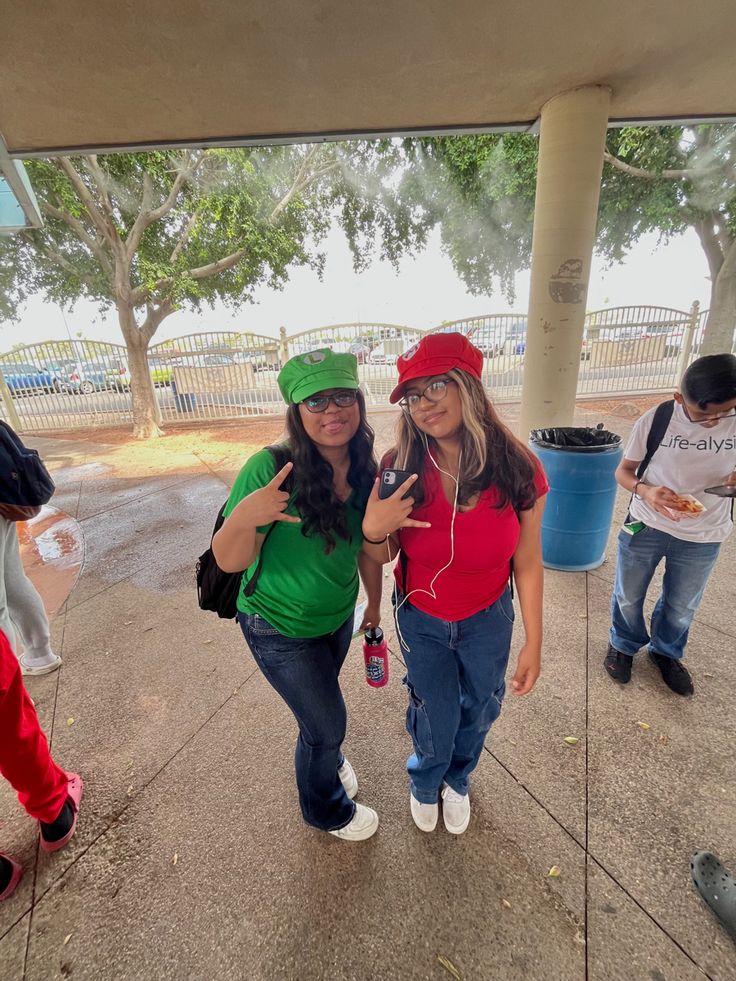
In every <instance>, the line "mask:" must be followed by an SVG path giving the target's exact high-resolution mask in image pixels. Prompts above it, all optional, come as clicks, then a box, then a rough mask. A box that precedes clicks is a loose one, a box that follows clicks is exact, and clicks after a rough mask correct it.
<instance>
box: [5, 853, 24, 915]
mask: <svg viewBox="0 0 736 981" xmlns="http://www.w3.org/2000/svg"><path fill="white" fill-rule="evenodd" d="M0 858H4V859H5V861H6V862H10V865H11V868H12V872H11V874H10V882H9V883H8V884H7V886H6V887H5V888H4V889H3V891H2V892H0V903H1V902H2V901H3V899H7V898H8V897H9V896H10V895H12V893H14V892H15V887H16V886H17V885H18V883H19V882H20V880H21V879H22V878H23V866H22V865H19V864H18V863H17V862H16V861H15V860H14V859H12V858H11V857H10V855H5V854H4V853H2V852H0Z"/></svg>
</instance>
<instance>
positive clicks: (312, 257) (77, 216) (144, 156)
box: [0, 141, 429, 437]
mask: <svg viewBox="0 0 736 981" xmlns="http://www.w3.org/2000/svg"><path fill="white" fill-rule="evenodd" d="M404 160H405V158H404V155H403V151H402V148H401V147H400V146H399V145H398V144H394V143H390V142H387V141H382V142H378V143H364V142H362V143H361V142H359V143H353V144H331V145H311V146H283V147H270V148H256V149H237V150H191V151H188V150H187V151H183V152H180V151H176V152H174V151H167V152H153V153H134V154H111V155H108V156H104V157H103V156H100V157H98V156H86V157H63V156H62V157H57V158H55V159H51V160H35V161H30V162H28V163H27V164H26V167H27V169H28V172H29V176H30V178H31V182H32V184H33V187H34V190H35V192H36V195H37V197H38V199H39V203H40V206H41V210H42V212H43V215H44V219H45V224H44V226H43V228H41V229H36V230H28V231H24V232H21V233H20V234H18V235H16V236H15V237H14V238H11V239H6V240H0V316H5V317H9V318H12V317H13V316H15V315H16V313H17V311H18V309H19V307H20V305H21V304H22V303H23V302H24V301H25V300H26V298H27V297H28V296H29V295H30V294H33V293H41V294H43V295H45V296H46V297H47V298H48V299H49V300H51V301H54V302H57V303H59V304H62V305H64V306H70V305H72V304H73V303H74V302H75V301H77V300H79V299H80V298H87V299H90V300H92V301H94V302H96V303H98V304H99V305H100V306H101V307H103V308H109V307H110V306H114V307H115V309H116V311H117V316H118V320H119V323H120V328H121V331H122V334H123V337H124V339H125V344H126V347H127V351H128V359H129V366H130V372H131V383H132V384H131V387H132V393H133V427H134V433H135V434H136V435H137V436H139V437H149V436H154V435H157V434H158V432H159V424H160V422H161V417H160V410H159V407H158V403H157V401H156V398H155V395H154V390H153V385H152V381H151V376H150V373H149V370H148V362H147V349H148V345H149V343H150V342H151V339H152V337H153V336H154V334H155V332H156V330H157V328H158V327H159V326H160V324H161V323H162V321H163V320H164V319H165V318H166V317H167V316H169V315H170V314H171V313H172V312H173V311H174V310H176V309H179V308H181V307H190V308H192V307H193V308H197V309H198V308H200V307H201V305H202V304H207V305H211V304H213V303H214V302H215V301H217V300H220V301H222V302H224V303H226V304H229V305H231V306H235V307H237V306H239V305H241V304H243V303H245V302H247V301H249V300H251V299H252V298H253V293H254V290H255V288H256V286H258V285H259V284H261V283H266V284H268V285H269V286H271V287H273V288H276V289H278V288H281V287H283V285H284V284H285V282H286V281H287V278H288V272H289V269H290V268H292V267H294V266H299V265H307V266H311V267H312V268H314V269H315V270H316V271H317V272H319V271H320V270H321V268H322V265H323V263H324V255H323V254H322V253H321V252H320V248H319V246H320V242H321V241H322V239H323V237H324V235H325V233H326V231H327V230H328V228H329V227H330V224H331V222H332V221H334V220H337V221H338V222H339V223H340V225H341V226H342V228H343V229H344V231H345V234H346V236H347V239H348V242H349V244H350V247H351V249H352V252H353V257H354V263H355V266H356V268H360V267H362V266H364V265H365V264H366V263H367V262H368V261H369V258H370V256H371V255H372V253H374V251H376V250H378V251H379V253H380V255H381V257H382V258H387V259H390V260H392V261H396V260H397V259H398V257H399V256H400V255H401V254H402V253H404V252H405V251H409V252H410V251H412V250H414V249H415V248H417V247H420V246H421V245H422V244H423V243H424V241H425V238H426V233H427V230H428V227H429V224H428V222H427V219H426V216H425V215H424V214H423V213H422V212H421V211H420V210H416V209H412V208H411V207H410V206H408V205H406V204H404V202H403V201H402V200H401V198H400V196H399V195H398V194H397V192H396V180H395V178H394V175H395V173H396V170H397V168H400V167H401V165H402V163H403V162H404Z"/></svg>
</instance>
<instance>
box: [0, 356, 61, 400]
mask: <svg viewBox="0 0 736 981" xmlns="http://www.w3.org/2000/svg"><path fill="white" fill-rule="evenodd" d="M0 369H2V373H3V377H4V378H5V381H6V382H7V385H8V388H9V389H10V392H11V395H38V393H39V392H58V391H60V389H61V382H60V379H59V378H58V377H57V376H56V375H55V374H54V373H53V372H52V371H49V370H48V369H47V368H38V367H36V365H35V364H30V363H29V362H27V361H0Z"/></svg>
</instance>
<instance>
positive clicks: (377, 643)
mask: <svg viewBox="0 0 736 981" xmlns="http://www.w3.org/2000/svg"><path fill="white" fill-rule="evenodd" d="M363 658H364V659H365V680H366V681H367V682H368V684H369V685H370V686H371V688H383V686H384V685H385V684H386V683H387V682H388V645H387V643H386V641H385V640H384V637H383V631H382V630H381V628H380V627H371V628H370V630H366V632H365V635H364V639H363Z"/></svg>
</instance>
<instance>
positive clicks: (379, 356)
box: [368, 351, 399, 364]
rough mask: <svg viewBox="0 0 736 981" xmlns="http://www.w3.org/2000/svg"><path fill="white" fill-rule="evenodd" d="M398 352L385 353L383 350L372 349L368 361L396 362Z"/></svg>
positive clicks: (373, 362)
mask: <svg viewBox="0 0 736 981" xmlns="http://www.w3.org/2000/svg"><path fill="white" fill-rule="evenodd" d="M398 358H399V356H398V354H384V352H383V351H372V352H371V354H370V356H369V358H368V361H369V363H370V364H396V362H397V361H398Z"/></svg>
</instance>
